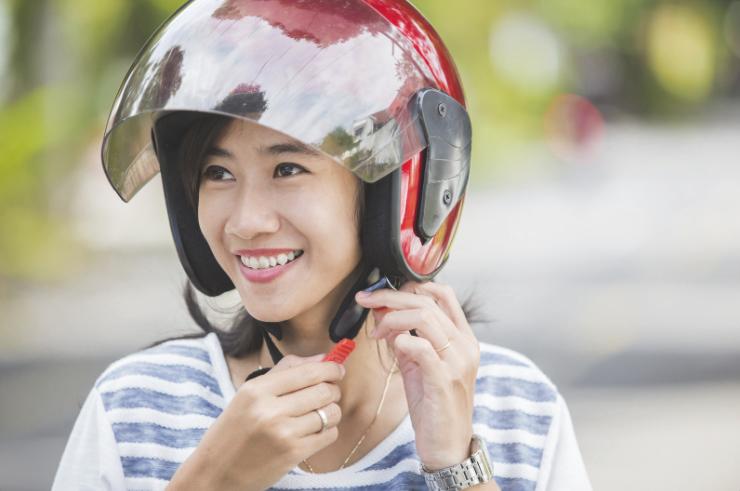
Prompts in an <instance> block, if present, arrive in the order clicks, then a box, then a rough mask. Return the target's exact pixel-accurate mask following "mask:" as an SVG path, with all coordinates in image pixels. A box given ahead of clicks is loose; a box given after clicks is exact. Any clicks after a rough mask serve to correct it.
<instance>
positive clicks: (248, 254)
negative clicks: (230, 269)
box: [232, 249, 302, 257]
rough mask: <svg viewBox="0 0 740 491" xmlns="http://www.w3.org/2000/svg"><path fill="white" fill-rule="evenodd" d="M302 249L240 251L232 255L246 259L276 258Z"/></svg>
mask: <svg viewBox="0 0 740 491" xmlns="http://www.w3.org/2000/svg"><path fill="white" fill-rule="evenodd" d="M300 250H302V249H241V250H239V251H234V252H232V254H235V255H237V256H246V257H260V256H265V257H269V256H277V255H278V254H288V253H289V252H293V251H300Z"/></svg>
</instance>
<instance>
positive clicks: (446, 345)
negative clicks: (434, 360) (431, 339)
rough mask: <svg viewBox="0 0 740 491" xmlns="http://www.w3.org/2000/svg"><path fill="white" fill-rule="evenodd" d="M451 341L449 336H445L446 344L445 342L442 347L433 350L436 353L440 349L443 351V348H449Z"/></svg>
mask: <svg viewBox="0 0 740 491" xmlns="http://www.w3.org/2000/svg"><path fill="white" fill-rule="evenodd" d="M451 342H452V341H450V338H447V344H445V345H444V347H442V348H439V349H436V350H434V351H436V352H437V353H439V352H440V351H444V350H446V349H447V348H449V347H450V343H451Z"/></svg>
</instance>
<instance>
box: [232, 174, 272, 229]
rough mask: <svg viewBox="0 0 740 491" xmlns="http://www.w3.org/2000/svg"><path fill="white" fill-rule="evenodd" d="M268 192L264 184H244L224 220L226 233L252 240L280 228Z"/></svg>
mask: <svg viewBox="0 0 740 491" xmlns="http://www.w3.org/2000/svg"><path fill="white" fill-rule="evenodd" d="M270 194H271V193H269V191H268V190H267V189H265V187H264V186H259V185H251V186H244V187H243V188H242V189H241V190H240V192H239V194H238V196H237V198H236V201H235V202H234V206H233V208H232V210H231V213H230V215H229V218H228V220H227V221H226V227H225V230H224V231H225V232H226V234H227V235H232V236H236V237H239V238H240V239H244V240H252V239H256V238H258V237H259V236H260V235H269V234H274V233H276V232H277V231H278V230H280V215H279V214H278V213H277V211H276V209H275V207H274V206H272V200H271V199H270V198H271V196H270Z"/></svg>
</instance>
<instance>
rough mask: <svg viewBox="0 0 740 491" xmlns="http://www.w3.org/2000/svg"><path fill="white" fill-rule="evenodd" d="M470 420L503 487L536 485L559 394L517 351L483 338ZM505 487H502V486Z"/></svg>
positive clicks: (555, 413)
mask: <svg viewBox="0 0 740 491" xmlns="http://www.w3.org/2000/svg"><path fill="white" fill-rule="evenodd" d="M480 347H481V362H480V367H479V369H478V378H477V380H476V386H475V410H474V416H473V425H474V429H475V431H476V433H478V434H479V435H481V436H482V437H483V438H484V439H485V440H486V442H487V443H488V447H489V452H490V454H491V458H492V459H493V461H494V462H495V466H496V469H497V470H496V476H497V478H499V479H501V480H502V481H501V482H502V483H505V484H503V487H506V488H507V489H522V490H530V489H531V490H534V489H535V487H536V485H537V482H538V481H539V480H540V477H541V473H540V468H541V467H542V465H543V453H544V449H545V448H546V447H547V446H548V440H549V439H551V438H553V437H556V436H557V435H556V432H555V431H553V428H554V427H555V426H556V425H555V424H554V419H555V418H556V416H557V414H558V406H559V404H560V401H561V399H562V398H561V397H560V395H559V394H558V391H557V388H556V387H555V385H554V384H553V383H552V382H551V381H550V379H548V378H547V376H545V374H544V373H542V371H541V370H540V369H539V368H537V366H536V365H535V364H534V363H533V362H532V361H531V360H529V359H528V358H527V357H525V356H524V355H521V354H520V353H517V352H515V351H512V350H509V349H506V348H502V347H499V346H493V345H490V344H487V343H481V345H480ZM502 489H503V488H502Z"/></svg>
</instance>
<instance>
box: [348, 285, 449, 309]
mask: <svg viewBox="0 0 740 491" xmlns="http://www.w3.org/2000/svg"><path fill="white" fill-rule="evenodd" d="M355 300H356V301H357V303H358V304H360V305H362V306H363V307H366V308H370V309H380V308H388V309H391V310H409V309H422V308H434V309H439V305H437V302H435V301H434V299H433V298H432V297H431V296H428V295H416V294H414V293H409V292H402V291H394V290H376V291H374V292H358V293H357V295H355Z"/></svg>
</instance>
